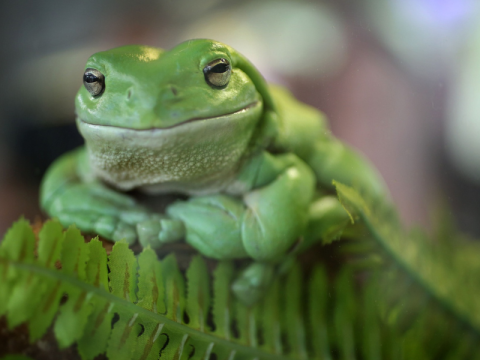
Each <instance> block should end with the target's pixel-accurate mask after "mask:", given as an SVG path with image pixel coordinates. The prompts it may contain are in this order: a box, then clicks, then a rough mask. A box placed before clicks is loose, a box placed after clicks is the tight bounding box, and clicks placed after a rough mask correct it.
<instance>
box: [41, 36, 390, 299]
mask: <svg viewBox="0 0 480 360" xmlns="http://www.w3.org/2000/svg"><path fill="white" fill-rule="evenodd" d="M305 61H308V59H306V60H305ZM298 66H302V65H301V64H298ZM75 109H76V123H77V126H78V129H79V131H80V133H81V134H82V136H83V137H84V139H85V145H84V146H82V147H81V148H79V149H76V150H74V151H72V152H70V153H67V154H65V155H63V156H62V157H60V158H59V159H58V160H56V161H55V162H54V163H53V165H52V166H51V167H50V168H49V170H48V171H47V173H46V175H45V177H44V179H43V182H42V185H41V195H40V203H41V206H42V208H43V209H44V210H45V211H46V212H47V213H48V214H49V215H50V216H52V217H57V218H58V219H59V220H60V222H61V223H62V224H63V225H64V226H68V225H70V224H76V226H77V227H78V228H79V229H81V230H82V231H84V232H91V233H96V234H99V235H101V236H103V237H105V238H107V239H110V240H113V241H118V240H121V239H125V240H126V241H127V242H129V243H133V242H135V241H137V240H138V241H139V242H140V243H141V245H142V246H144V247H145V246H151V247H153V248H157V247H159V246H162V244H165V243H169V242H173V241H180V240H185V241H186V242H187V243H188V244H190V245H191V246H193V247H194V248H195V249H196V250H198V251H199V252H200V253H201V254H203V255H205V256H207V257H211V258H215V259H220V260H226V259H240V258H250V259H253V262H252V264H251V265H250V266H249V267H247V268H246V269H245V270H244V271H243V272H242V273H241V274H240V276H239V277H238V278H237V280H236V281H235V283H234V284H233V289H234V291H235V293H236V294H237V296H239V297H240V298H241V299H243V301H245V302H252V301H255V299H256V298H257V297H258V296H259V295H258V294H260V293H261V292H262V291H263V290H262V289H264V288H265V286H267V284H268V283H269V282H270V280H271V278H272V276H273V275H272V274H273V273H274V271H273V270H272V269H273V267H274V266H276V265H278V264H280V263H281V262H282V261H283V260H284V259H285V258H286V257H288V256H289V254H292V253H293V252H295V249H298V248H306V247H308V246H309V245H310V244H312V243H313V242H315V241H317V240H322V239H323V240H325V239H328V238H332V237H336V236H338V235H339V234H340V233H341V232H342V230H343V229H344V227H345V226H346V224H347V223H348V221H349V219H348V214H347V213H346V211H345V210H344V209H343V208H342V206H341V204H340V203H339V202H338V200H337V199H336V197H335V196H333V195H332V193H333V191H332V190H333V186H332V181H333V180H336V181H339V182H341V183H344V184H348V185H352V186H355V187H358V188H361V189H362V190H364V191H366V192H368V193H370V194H373V195H375V196H383V195H384V194H385V187H384V184H383V181H382V179H381V177H380V176H379V175H378V173H377V172H376V170H375V169H374V168H373V167H372V166H371V165H370V164H369V163H368V162H367V161H366V160H365V159H364V158H363V157H362V156H361V155H359V154H358V153H357V152H355V151H353V150H351V149H350V148H349V147H348V146H346V145H345V144H343V143H342V142H340V141H339V140H338V139H336V138H335V137H334V136H332V134H331V133H330V131H329V129H328V125H327V123H326V120H325V117H324V115H323V114H322V113H321V112H319V111H318V110H316V109H314V108H312V107H310V106H307V105H305V104H303V103H301V102H299V101H297V100H296V99H295V98H294V97H293V96H292V95H291V94H290V93H289V92H288V91H287V90H285V89H283V88H281V87H278V86H273V85H269V84H267V83H266V82H265V80H264V79H263V77H262V75H261V74H260V73H259V72H258V71H257V70H256V68H255V67H254V66H253V65H252V64H251V63H250V62H249V61H248V60H247V59H246V58H245V57H244V56H242V55H241V54H240V53H239V52H237V51H235V50H234V49H232V48H231V47H229V46H227V45H225V44H222V43H220V42H217V41H213V40H205V39H198V40H190V41H186V42H184V43H181V44H179V45H178V46H176V47H174V48H173V49H171V50H169V51H165V50H162V49H158V48H153V47H148V46H139V45H131V46H123V47H119V48H115V49H112V50H108V51H104V52H99V53H96V54H94V55H92V56H91V57H90V59H89V60H88V61H87V64H86V67H85V71H84V75H83V86H82V87H81V88H80V90H79V91H78V94H77V96H76V101H75ZM133 189H136V190H139V191H142V192H144V193H147V194H152V196H153V195H155V194H165V193H179V194H184V195H187V196H188V198H186V199H185V198H184V199H182V200H178V201H175V202H173V203H171V204H170V205H169V206H168V207H167V208H166V211H165V213H161V214H160V213H155V212H154V211H152V210H149V209H148V208H146V207H144V206H142V205H140V204H139V203H138V202H137V201H136V200H135V199H134V198H133V197H131V196H130V195H129V194H127V193H126V192H128V191H130V190H133Z"/></svg>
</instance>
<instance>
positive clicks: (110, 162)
mask: <svg viewBox="0 0 480 360" xmlns="http://www.w3.org/2000/svg"><path fill="white" fill-rule="evenodd" d="M85 68H86V69H85V73H84V86H82V87H81V89H80V90H79V92H78V94H77V97H76V113H77V124H78V126H79V128H80V131H81V133H82V135H83V136H84V137H85V140H86V142H87V148H88V149H89V152H90V156H91V158H92V160H93V165H94V167H96V170H97V173H99V174H100V175H101V176H103V177H104V178H105V179H106V180H108V181H110V182H111V183H113V184H115V185H117V186H119V187H123V188H132V187H135V186H139V185H141V184H152V183H158V182H166V181H167V182H168V181H185V180H186V179H185V177H189V178H192V179H193V178H195V177H198V176H201V177H204V178H205V176H207V172H208V171H210V173H211V172H212V168H211V166H210V165H209V164H210V161H205V163H204V164H205V165H202V166H201V167H202V171H200V170H198V171H197V170H194V168H193V167H195V166H196V167H197V168H198V162H197V161H194V162H195V163H197V165H195V164H194V166H193V167H192V168H189V169H187V170H186V171H185V172H184V175H181V176H180V175H179V170H178V167H179V166H180V165H182V166H183V165H184V164H181V163H182V162H183V163H185V162H186V161H187V160H188V162H189V163H191V162H192V161H191V159H192V158H195V156H196V155H198V154H200V155H202V156H201V157H202V159H200V158H198V161H200V160H202V161H204V160H205V158H211V159H212V161H211V165H212V166H214V165H215V166H216V165H218V161H219V160H218V159H219V158H220V159H225V163H224V164H223V165H222V164H221V166H219V167H217V168H218V169H219V171H217V173H222V172H223V173H225V172H232V167H233V166H235V165H236V164H237V163H238V161H239V159H240V158H241V157H242V156H243V154H244V153H245V151H246V150H247V148H248V144H249V143H250V140H251V138H252V134H253V133H254V130H255V128H256V127H257V126H258V123H259V121H260V120H261V119H262V114H265V112H266V111H269V110H272V109H273V103H272V100H271V98H270V95H269V92H268V89H267V85H266V83H265V81H264V79H263V78H262V76H261V75H260V74H259V73H258V72H257V70H256V69H255V68H254V67H253V65H251V63H250V62H249V61H248V60H246V59H245V58H244V57H243V56H241V55H240V54H239V53H237V52H236V51H235V50H233V49H232V48H231V47H229V46H227V45H224V44H222V43H219V42H216V41H212V40H203V39H200V40H190V41H187V42H184V43H182V44H180V45H178V46H177V47H175V48H173V49H172V50H170V51H164V50H161V49H156V48H152V47H146V46H137V45H133V46H123V47H119V48H116V49H112V50H108V51H104V52H100V53H97V54H94V55H93V56H91V57H90V59H89V60H88V62H87V64H86V66H85ZM208 149H210V150H208ZM146 154H151V158H150V159H146V156H147V155H146ZM214 154H219V156H217V157H215V156H213V155H214ZM119 155H121V156H119ZM172 155H177V156H179V157H180V158H181V159H179V160H177V161H176V164H175V166H176V169H173V168H172V169H170V170H168V166H166V165H165V164H166V162H165V161H163V163H162V166H163V168H162V170H159V169H155V170H154V171H153V170H152V169H151V167H152V166H150V165H149V167H150V168H149V169H145V166H143V167H142V166H140V165H139V166H138V168H136V169H132V170H129V171H126V168H125V166H121V165H120V163H119V162H118V161H116V159H118V158H119V157H121V158H122V161H123V163H125V157H127V158H128V159H129V160H128V163H129V165H128V166H130V167H131V166H132V164H134V163H135V162H141V163H143V164H144V165H145V164H147V163H153V162H158V161H159V159H160V160H161V159H163V160H165V157H167V158H168V157H169V156H172ZM182 159H183V160H182ZM106 162H107V163H106ZM200 172H201V173H203V174H200ZM146 173H149V175H148V176H147V175H146ZM174 173H175V174H174ZM221 176H224V177H225V176H226V175H225V174H223V175H221ZM122 177H123V178H122Z"/></svg>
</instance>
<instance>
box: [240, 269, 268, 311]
mask: <svg viewBox="0 0 480 360" xmlns="http://www.w3.org/2000/svg"><path fill="white" fill-rule="evenodd" d="M274 276H275V266H274V265H273V264H271V263H260V262H254V263H253V264H251V265H250V266H248V267H247V268H246V269H245V270H243V271H242V273H241V274H240V275H239V276H238V278H237V279H236V280H235V281H234V282H233V285H232V291H233V293H234V294H235V296H236V297H237V298H238V299H239V300H240V301H241V302H242V303H243V304H245V305H247V306H252V305H254V304H255V303H257V302H258V301H259V300H260V299H261V298H262V297H263V296H264V295H265V294H266V292H267V291H268V288H269V287H270V285H271V284H272V281H273V278H274Z"/></svg>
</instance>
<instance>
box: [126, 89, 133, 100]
mask: <svg viewBox="0 0 480 360" xmlns="http://www.w3.org/2000/svg"><path fill="white" fill-rule="evenodd" d="M131 97H132V90H131V89H128V92H127V99H128V100H130V98H131Z"/></svg>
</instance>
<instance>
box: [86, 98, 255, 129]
mask: <svg viewBox="0 0 480 360" xmlns="http://www.w3.org/2000/svg"><path fill="white" fill-rule="evenodd" d="M260 104H261V102H260V101H254V102H252V103H250V104H248V105H247V106H245V107H244V108H242V109H240V110H236V111H232V112H229V113H226V114H222V115H218V116H207V117H194V118H191V119H188V120H185V121H182V122H179V123H177V124H173V125H170V126H163V127H154V126H152V127H149V128H142V129H136V128H129V127H126V126H117V125H104V124H94V123H90V122H88V121H85V120H84V119H82V118H81V117H79V116H78V115H77V119H78V120H80V121H81V122H83V123H85V124H88V125H95V126H105V127H112V128H119V129H128V130H132V131H152V130H166V129H171V128H174V127H177V126H182V125H185V124H188V123H191V122H194V121H200V120H210V119H212V120H213V119H219V118H224V117H227V116H235V115H240V114H242V113H244V112H246V111H248V110H250V109H252V108H256V107H258V105H260Z"/></svg>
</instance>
